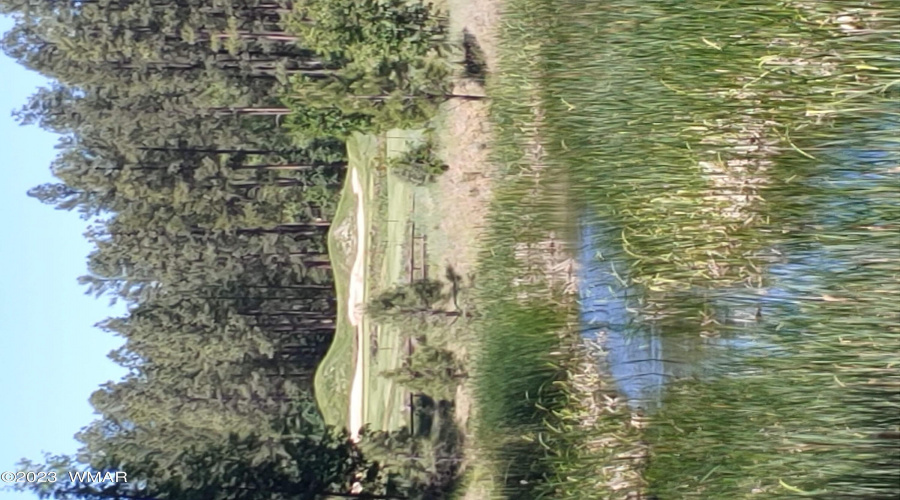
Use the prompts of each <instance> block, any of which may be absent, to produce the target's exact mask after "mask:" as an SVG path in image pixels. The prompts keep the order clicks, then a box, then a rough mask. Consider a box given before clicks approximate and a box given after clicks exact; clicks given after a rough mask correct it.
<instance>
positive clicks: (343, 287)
mask: <svg viewBox="0 0 900 500" xmlns="http://www.w3.org/2000/svg"><path fill="white" fill-rule="evenodd" d="M421 135H422V132H421V131H411V130H391V131H389V132H388V133H386V134H384V135H383V136H382V137H376V136H374V135H356V136H353V137H352V138H351V139H350V140H349V141H348V142H347V152H348V157H349V162H348V169H349V168H356V169H357V170H358V172H359V175H360V183H361V184H362V187H363V202H364V204H365V207H366V211H367V212H366V228H367V229H366V232H367V235H368V237H367V239H366V244H367V249H366V250H367V254H368V255H367V257H368V258H367V262H366V268H367V275H366V284H365V287H366V288H365V297H366V298H368V297H371V296H372V294H373V293H378V292H379V291H380V290H384V289H387V288H389V287H390V286H392V285H393V284H395V283H400V282H403V281H404V280H405V279H407V278H406V276H405V274H404V273H405V269H406V267H405V262H406V258H407V257H408V254H407V253H406V252H407V251H408V250H406V246H407V243H408V237H409V234H408V231H406V222H407V221H408V220H409V218H410V216H411V209H412V188H411V187H410V186H409V185H408V184H405V183H403V182H400V181H399V180H397V179H396V178H394V177H392V176H390V175H388V174H387V172H386V171H385V169H384V168H383V164H384V160H385V158H386V157H393V156H395V155H398V154H401V153H402V152H403V151H405V150H406V148H408V147H409V145H410V144H412V143H413V142H415V141H417V140H419V139H420V138H421ZM348 171H349V170H348ZM356 203H357V200H356V195H355V194H354V193H353V190H352V188H351V186H350V183H349V177H348V180H347V182H346V183H345V186H344V188H343V190H342V192H341V198H340V201H339V203H338V207H337V210H336V215H335V218H334V221H333V222H332V232H331V233H330V234H329V238H328V249H329V254H330V255H331V260H332V266H333V269H334V276H335V288H336V290H337V299H338V317H337V324H336V331H335V338H334V341H333V343H332V346H331V348H330V349H329V351H328V353H327V354H326V356H325V358H324V359H323V360H322V362H321V364H320V365H319V368H318V370H317V372H316V378H315V388H316V398H317V401H318V403H319V407H320V409H321V411H322V414H323V417H324V419H325V421H326V422H327V423H328V424H330V425H336V426H342V427H346V426H347V423H348V421H347V418H348V405H349V399H350V385H351V381H352V378H353V370H354V357H353V352H354V351H353V345H354V342H355V341H354V338H355V335H356V332H354V331H353V329H352V328H351V327H350V324H349V321H348V320H347V312H346V306H347V288H348V284H349V279H350V270H351V266H352V263H353V259H354V255H353V254H348V253H347V252H345V251H344V245H343V244H342V243H341V241H339V239H338V237H337V235H336V234H335V231H336V230H337V231H339V230H342V228H345V227H346V228H347V229H349V232H348V233H347V234H349V235H351V236H352V235H355V232H356V221H355V215H354V214H355V211H356ZM389 221H396V222H389ZM351 251H352V249H351ZM362 328H363V331H364V332H371V331H372V329H373V328H376V326H375V325H373V324H371V322H370V321H369V320H368V319H366V318H364V319H363V326H362ZM377 328H379V332H378V338H379V341H378V342H379V349H378V353H377V354H376V356H375V358H372V357H371V349H370V347H371V339H370V336H369V335H368V333H367V334H365V335H364V336H363V342H362V345H361V346H360V348H361V349H363V357H364V361H363V363H364V365H363V366H364V372H363V392H364V405H363V414H364V422H366V423H368V424H370V425H371V426H372V428H374V429H382V430H395V429H398V428H399V427H401V426H403V425H405V424H406V420H407V414H406V413H404V412H403V411H402V410H401V409H402V407H403V405H404V404H405V402H406V401H405V398H406V396H407V392H406V391H405V390H404V389H403V388H401V387H398V386H397V385H396V384H394V383H393V382H392V381H391V380H389V379H387V378H385V377H381V376H380V374H381V372H382V371H386V370H392V369H395V368H397V367H399V366H400V365H401V364H402V361H403V359H404V357H405V349H406V345H405V342H404V340H405V337H406V335H408V334H409V333H410V332H404V331H402V330H400V329H398V328H396V327H386V328H382V327H377Z"/></svg>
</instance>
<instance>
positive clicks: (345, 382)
mask: <svg viewBox="0 0 900 500" xmlns="http://www.w3.org/2000/svg"><path fill="white" fill-rule="evenodd" d="M347 156H348V158H349V161H348V168H357V169H359V173H360V176H361V180H362V182H363V184H364V185H366V186H368V185H369V182H367V179H368V172H370V171H371V170H373V169H372V166H373V165H374V164H375V163H376V161H377V157H378V148H377V141H376V138H375V137H374V136H354V137H352V138H350V140H348V141H347ZM355 206H356V196H355V195H354V194H353V189H352V187H351V186H350V183H349V177H348V182H346V183H345V185H344V188H343V191H342V192H341V199H340V201H339V202H338V207H337V210H336V212H335V216H334V220H333V221H332V225H331V231H330V232H329V234H328V253H329V255H330V256H331V265H332V269H333V271H334V283H335V289H336V291H337V300H338V316H337V324H336V329H335V335H334V340H333V342H332V344H331V348H330V349H329V351H328V353H327V354H326V355H325V358H324V359H322V362H321V363H320V364H319V368H318V370H317V371H316V377H315V391H316V400H317V401H318V404H319V408H320V410H321V411H322V416H323V418H324V419H325V422H326V423H328V424H330V425H335V426H338V427H346V426H347V424H348V422H347V417H348V405H349V401H350V383H351V380H352V378H353V344H354V341H353V337H354V331H353V329H352V328H351V327H350V324H349V322H348V321H347V311H346V308H347V293H348V285H349V281H350V268H351V266H352V263H353V257H354V255H353V250H354V249H353V248H352V246H349V243H350V242H352V238H354V237H355V232H356V227H355V224H354V221H353V216H354V214H355V208H354V207H355Z"/></svg>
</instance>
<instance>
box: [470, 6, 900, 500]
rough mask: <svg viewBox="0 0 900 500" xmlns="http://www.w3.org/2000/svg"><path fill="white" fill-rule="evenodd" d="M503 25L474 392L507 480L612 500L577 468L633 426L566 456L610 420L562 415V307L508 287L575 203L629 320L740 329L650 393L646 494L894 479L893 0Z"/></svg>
mask: <svg viewBox="0 0 900 500" xmlns="http://www.w3.org/2000/svg"><path fill="white" fill-rule="evenodd" d="M504 21H505V23H504V28H503V31H502V33H501V35H502V38H503V41H504V44H503V47H502V51H501V52H502V54H503V63H502V67H501V68H499V71H498V72H496V74H497V76H495V77H494V79H493V80H491V81H489V85H491V91H492V97H493V99H494V122H495V127H496V139H495V143H496V144H495V148H494V153H495V159H496V160H497V161H498V163H500V164H501V165H502V166H503V167H504V168H503V169H502V172H503V173H502V175H501V176H500V178H499V179H498V185H499V187H498V190H497V191H498V195H497V200H496V202H495V206H494V215H493V217H492V219H491V226H490V231H491V235H490V237H489V238H488V239H487V241H486V247H487V248H488V249H489V250H490V251H489V252H488V253H486V255H485V257H484V259H483V266H482V274H483V276H481V277H480V279H481V280H482V285H483V298H482V300H483V303H484V304H486V311H488V313H487V314H486V315H485V321H484V323H483V324H482V325H481V331H480V333H481V338H482V348H481V352H480V356H479V357H478V362H477V368H478V370H477V382H478V388H479V391H478V394H477V396H478V398H479V405H478V408H479V411H480V417H479V420H480V423H481V424H482V429H483V432H482V433H481V434H480V435H481V436H482V437H483V438H484V441H485V446H486V447H487V448H488V449H490V450H493V453H494V455H493V456H494V457H495V459H496V461H497V465H498V466H501V465H503V464H504V463H505V464H507V466H508V467H509V468H510V470H512V471H514V472H512V473H503V471H501V475H502V477H503V478H504V480H503V481H502V482H503V484H504V485H505V489H506V497H507V498H529V497H533V498H536V497H543V498H548V497H550V498H577V495H578V494H583V495H588V496H583V497H582V498H615V495H616V494H617V493H615V492H614V491H612V490H610V489H609V488H610V487H611V486H610V485H615V484H616V483H615V481H612V482H606V483H604V485H605V486H604V487H606V488H607V489H606V490H604V489H603V487H600V488H599V489H597V488H598V486H597V484H596V480H595V479H594V478H592V477H590V474H591V472H592V471H596V470H598V467H599V468H600V469H602V464H600V463H597V464H592V465H597V467H594V466H591V467H588V466H585V464H586V463H587V462H591V461H593V460H597V461H602V460H611V459H612V458H615V457H616V456H621V454H622V452H623V450H624V449H625V448H628V447H629V446H630V443H632V442H633V441H634V440H635V439H636V438H635V437H634V436H629V437H627V439H621V440H619V441H615V442H609V443H607V446H606V448H605V449H604V450H598V449H596V448H591V447H587V446H582V447H581V448H580V449H582V450H588V449H590V452H589V453H588V452H585V453H580V454H570V455H567V454H566V453H565V452H564V451H563V450H564V448H565V447H575V448H578V445H579V443H581V444H584V443H587V442H590V441H592V440H594V439H595V438H597V436H600V435H604V434H608V433H609V432H610V431H611V430H612V429H619V430H621V429H625V428H626V427H623V424H622V417H621V415H617V414H610V416H609V417H605V418H601V419H599V420H597V421H596V422H595V423H594V429H593V431H594V432H593V433H592V432H584V429H583V428H579V427H578V426H572V427H566V425H570V424H572V423H573V422H574V421H578V420H579V418H575V419H574V420H566V412H567V411H571V412H573V413H574V414H578V413H579V411H581V410H579V409H578V408H577V404H575V403H574V400H575V399H576V398H573V397H572V394H573V393H574V392H577V391H575V390H574V389H573V387H572V383H571V380H572V379H573V376H572V371H571V370H572V364H571V363H570V362H568V360H567V359H566V356H567V355H568V354H569V353H571V352H572V351H569V350H567V349H568V347H569V346H571V342H572V337H573V336H574V335H575V333H576V332H577V330H578V328H573V327H572V325H571V322H572V318H573V317H574V314H575V312H576V311H574V308H576V307H577V306H576V305H575V304H573V302H572V301H568V300H566V299H564V298H561V299H559V300H555V299H553V298H552V297H553V295H552V294H551V295H550V296H548V297H544V296H541V292H539V291H535V293H534V294H533V295H529V294H527V293H526V294H524V296H525V297H530V296H541V297H543V298H542V299H541V300H540V301H539V302H540V307H535V305H534V304H533V303H532V302H529V301H528V300H521V299H520V298H519V297H522V296H523V294H522V293H521V292H520V291H518V290H516V289H514V288H513V287H511V286H510V285H509V283H515V282H521V281H522V276H523V275H527V274H528V273H530V272H532V271H531V270H529V269H528V266H527V265H525V264H523V263H522V262H521V259H516V257H515V255H514V254H515V252H514V250H513V249H516V248H520V247H521V246H522V244H523V243H526V244H533V243H535V242H540V241H541V240H542V239H545V238H547V237H548V234H549V233H550V232H551V231H553V232H556V234H572V233H571V232H567V230H565V229H562V228H563V227H564V226H565V224H566V221H570V220H572V219H573V214H574V213H578V214H586V215H585V217H586V218H587V220H588V221H590V220H596V221H602V222H603V226H604V227H609V228H611V229H610V230H609V231H607V232H605V233H604V234H601V235H599V236H598V238H600V239H602V241H603V242H604V243H605V244H610V243H614V244H615V245H617V246H618V247H619V248H621V249H622V251H623V252H624V253H625V254H626V255H627V258H626V259H625V260H624V262H623V270H624V271H623V273H622V277H621V278H622V281H623V287H627V288H628V289H629V290H636V291H637V293H638V296H637V297H636V298H635V306H634V308H633V310H632V316H633V320H634V325H638V326H641V327H645V326H647V325H653V327H654V329H655V330H656V331H660V332H662V333H661V335H666V336H672V337H674V338H677V337H678V336H679V335H684V334H685V333H690V334H693V335H697V336H703V337H707V338H709V337H718V336H723V335H732V336H733V335H739V336H742V337H744V338H746V339H749V340H750V341H751V342H752V343H751V345H752V347H748V348H742V349H734V350H733V352H731V353H730V356H729V357H728V358H727V360H726V361H725V362H722V363H721V366H720V367H719V369H717V370H716V373H718V374H719V375H718V377H716V378H710V377H702V378H700V377H698V378H695V379H690V380H683V381H680V382H678V383H676V384H674V385H672V386H671V387H670V389H669V394H668V396H667V397H666V399H665V401H664V405H663V408H662V410H661V411H660V412H659V413H658V414H656V415H654V417H653V419H652V421H651V422H652V423H651V425H650V427H649V428H648V430H647V431H646V435H645V436H644V439H645V440H646V441H647V442H648V443H649V445H650V450H651V458H650V461H649V468H648V469H647V471H646V475H645V479H646V480H647V481H649V485H648V487H647V488H648V490H649V491H651V492H653V493H655V494H656V495H658V496H659V498H663V499H668V498H703V499H707V498H729V497H734V498H760V497H762V498H790V497H814V498H872V499H874V498H894V497H896V496H898V495H900V475H898V474H900V473H898V470H900V459H898V451H900V449H898V443H900V440H898V439H897V438H896V437H891V436H896V435H897V434H896V433H898V432H900V411H898V410H900V397H898V391H900V372H898V369H900V355H898V349H897V348H898V347H900V345H898V334H900V326H898V323H900V316H898V313H897V310H898V309H900V284H898V278H900V226H898V221H900V192H898V186H897V175H898V171H897V166H898V165H900V142H898V140H897V137H898V132H900V118H898V117H900V106H898V100H900V99H898V98H900V56H898V54H900V38H898V36H897V33H900V6H898V5H897V4H896V3H895V2H889V1H881V2H879V1H870V2H856V1H837V0H832V1H828V0H826V1H816V2H804V1H759V0H722V1H718V2H709V1H705V0H680V1H674V0H641V1H637V0H602V1H601V0H596V1H583V0H581V1H575V0H558V1H554V2H550V1H546V0H510V1H509V2H508V3H507V6H506V12H505V19H504ZM535 144H539V145H540V146H541V148H535ZM536 186H538V187H536ZM540 186H543V187H540ZM588 243H590V242H588ZM584 264H585V265H591V264H590V263H584ZM517 280H518V281H517ZM530 283H532V284H533V286H535V287H541V286H546V287H549V286H550V284H548V283H547V282H546V281H541V280H534V281H530ZM530 309H534V313H530V312H529V311H530ZM754 309H755V310H756V311H757V315H756V318H755V319H754V320H753V321H745V320H742V321H736V317H735V315H734V314H733V312H734V311H735V310H744V311H746V310H751V311H752V310H754ZM751 316H752V315H751ZM744 319H746V315H745V316H744ZM552 353H557V354H552ZM560 353H562V354H560ZM607 382H608V381H607ZM551 387H552V388H553V389H552V390H549V389H548V388H551ZM548 390H549V392H547V391H548ZM535 395H537V396H535ZM535 397H537V398H538V399H535ZM541 398H546V401H545V400H544V399H541ZM582 410H583V409H582ZM507 413H508V416H507ZM526 417H527V418H526ZM582 420H583V419H582ZM563 424H565V425H563ZM565 429H570V430H571V432H566V431H565ZM576 430H577V431H578V432H581V433H582V436H581V437H578V436H577V435H576V434H577V433H576ZM613 432H614V431H613ZM545 434H546V436H554V437H555V438H554V439H548V440H545V439H544V437H545ZM532 441H537V444H535V443H534V442H532ZM523 443H527V445H526V444H523ZM514 444H515V445H514ZM617 448H618V449H617ZM504 461H505V462H504ZM510 474H512V475H510ZM579 484H580V485H588V484H590V485H592V488H594V489H593V490H589V489H588V488H582V489H580V490H579V488H578V487H577V486H572V485H579ZM589 491H590V493H588V492H589Z"/></svg>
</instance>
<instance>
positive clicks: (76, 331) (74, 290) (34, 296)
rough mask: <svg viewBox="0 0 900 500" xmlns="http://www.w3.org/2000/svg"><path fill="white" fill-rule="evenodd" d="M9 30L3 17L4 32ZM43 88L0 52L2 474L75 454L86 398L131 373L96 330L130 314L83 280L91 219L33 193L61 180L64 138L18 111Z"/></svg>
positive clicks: (86, 414) (12, 498) (10, 498)
mask: <svg viewBox="0 0 900 500" xmlns="http://www.w3.org/2000/svg"><path fill="white" fill-rule="evenodd" d="M11 25H12V23H11V21H10V20H9V19H6V18H4V17H0V33H2V32H5V31H6V30H7V29H9V27H10V26H11ZM43 83H44V82H43V80H42V79H41V78H40V77H39V76H38V75H36V74H33V73H31V72H28V71H26V70H25V69H24V68H22V67H20V66H18V65H17V64H16V63H15V62H13V61H12V60H10V59H9V58H7V57H6V56H5V55H3V54H0V166H2V168H3V169H4V172H5V174H4V176H3V181H2V182H0V213H2V214H4V217H3V219H4V224H3V226H4V227H3V229H2V231H0V340H2V345H0V381H2V383H3V394H2V396H0V398H2V399H0V429H2V431H3V432H2V434H0V471H4V470H11V469H14V465H15V463H16V462H17V461H18V460H19V459H20V458H22V457H29V458H34V459H38V458H40V457H41V452H42V451H49V452H53V453H71V452H73V451H75V448H76V442H75V440H74V439H73V437H72V436H73V434H74V433H75V432H77V431H78V430H79V429H80V428H81V427H83V426H84V425H85V424H87V423H88V422H90V421H91V420H92V419H93V413H92V409H91V407H90V405H89V404H88V402H87V398H88V396H89V395H90V393H91V392H92V391H93V390H94V389H96V388H97V386H98V385H99V384H101V383H103V382H105V381H107V380H111V379H118V378H120V376H121V375H122V374H123V373H124V371H123V370H121V369H120V368H119V367H117V366H116V365H114V364H113V363H112V362H111V361H110V360H109V359H107V357H106V355H107V353H108V352H109V351H110V350H112V349H113V348H115V347H117V346H118V345H119V344H120V341H119V339H116V338H114V337H111V336H110V335H109V334H107V333H104V332H102V331H100V330H99V329H96V328H94V327H93V325H94V323H96V322H97V321H100V320H102V319H104V318H106V317H108V316H115V315H120V314H121V313H122V312H123V310H122V308H121V307H110V306H109V301H108V300H106V299H105V298H100V299H94V298H93V297H91V296H87V295H84V289H83V288H82V287H81V286H80V285H78V283H77V282H76V279H77V277H78V276H80V275H82V274H85V268H86V266H85V261H86V259H85V257H86V256H87V254H88V252H89V251H90V246H89V245H88V243H87V241H85V239H84V238H83V237H82V233H83V232H84V230H85V228H86V222H85V221H83V220H81V219H80V218H79V217H78V215H77V214H76V213H73V212H65V211H59V210H54V209H53V208H52V207H49V206H45V205H42V204H41V203H39V202H37V201H36V200H34V199H31V198H28V197H27V196H26V195H25V192H26V191H27V190H28V189H29V188H31V187H33V186H36V185H38V184H41V183H44V182H50V181H52V180H53V179H52V176H51V175H50V171H49V165H50V161H51V160H52V159H53V157H54V155H55V150H54V149H53V145H54V144H55V143H56V136H54V135H52V134H50V133H47V132H44V131H42V130H40V129H38V128H37V127H31V126H29V127H20V126H18V125H17V124H16V123H15V121H14V120H13V118H12V117H11V116H10V112H11V111H12V110H14V109H17V108H19V107H20V106H21V105H22V104H24V103H25V100H26V99H27V97H28V96H29V95H30V94H31V93H32V92H33V91H34V89H35V88H36V87H38V86H40V85H42V84H43ZM0 497H2V498H3V499H4V500H19V499H32V498H34V496H32V495H24V494H22V495H16V494H13V493H8V492H2V490H0Z"/></svg>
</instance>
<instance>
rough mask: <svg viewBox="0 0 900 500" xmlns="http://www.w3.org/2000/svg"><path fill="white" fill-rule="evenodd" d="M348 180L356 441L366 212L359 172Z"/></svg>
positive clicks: (352, 417) (360, 420)
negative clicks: (352, 218) (352, 216)
mask: <svg viewBox="0 0 900 500" xmlns="http://www.w3.org/2000/svg"><path fill="white" fill-rule="evenodd" d="M350 183H351V186H352V188H353V194H355V195H356V257H355V258H354V260H353V269H352V270H351V271H350V293H348V294H347V316H348V319H349V320H350V325H351V326H353V328H355V329H356V367H355V368H354V370H353V383H352V385H351V386H350V418H349V422H350V439H351V440H353V442H358V441H359V429H360V428H361V427H362V426H363V351H364V350H363V348H362V345H363V338H364V332H363V331H362V330H363V328H362V309H363V307H364V305H365V304H364V302H365V272H364V268H365V262H366V213H365V202H364V201H363V191H362V185H361V184H360V182H359V172H358V171H357V169H355V168H354V169H353V170H352V171H351V172H350Z"/></svg>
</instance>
